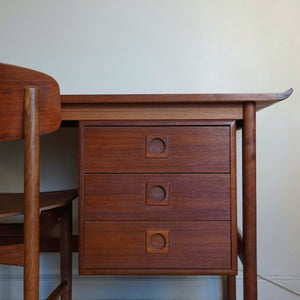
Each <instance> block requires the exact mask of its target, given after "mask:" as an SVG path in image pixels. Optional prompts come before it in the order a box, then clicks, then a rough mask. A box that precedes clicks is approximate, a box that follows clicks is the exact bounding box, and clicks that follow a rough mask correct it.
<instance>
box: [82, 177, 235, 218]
mask: <svg viewBox="0 0 300 300" xmlns="http://www.w3.org/2000/svg"><path fill="white" fill-rule="evenodd" d="M162 182H168V184H169V192H168V194H169V195H168V196H169V197H168V199H169V201H168V205H164V206H160V205H147V198H148V197H147V196H148V194H147V183H157V184H158V183H162ZM84 191H85V196H84V197H85V198H84V199H85V200H84V213H85V220H230V219H231V212H230V175H229V174H151V175H145V174H138V175H135V174H89V175H85V176H84Z"/></svg>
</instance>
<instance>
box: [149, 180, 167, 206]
mask: <svg viewBox="0 0 300 300" xmlns="http://www.w3.org/2000/svg"><path fill="white" fill-rule="evenodd" d="M169 202H170V201H169V183H168V182H158V183H147V188H146V204H147V205H169Z"/></svg>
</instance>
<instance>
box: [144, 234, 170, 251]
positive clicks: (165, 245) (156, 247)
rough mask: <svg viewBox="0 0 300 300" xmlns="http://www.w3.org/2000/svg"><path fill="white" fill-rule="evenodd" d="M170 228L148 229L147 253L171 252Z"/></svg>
mask: <svg viewBox="0 0 300 300" xmlns="http://www.w3.org/2000/svg"><path fill="white" fill-rule="evenodd" d="M169 244H170V243H169V230H147V231H146V253H169V250H170V245H169Z"/></svg>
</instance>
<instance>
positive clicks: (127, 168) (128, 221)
mask: <svg viewBox="0 0 300 300" xmlns="http://www.w3.org/2000/svg"><path fill="white" fill-rule="evenodd" d="M80 145H81V149H80V163H81V166H80V202H79V204H80V216H79V217H80V218H79V219H80V250H79V257H80V274H125V275H126V274H235V273H236V271H237V267H236V265H237V262H236V256H237V255H236V251H237V250H236V248H237V246H236V240H237V239H236V204H235V197H236V195H235V193H236V192H235V191H236V186H235V185H236V180H235V176H236V174H235V122H231V121H206V122H184V121H176V122H173V123H172V122H171V121H170V122H168V121H151V122H142V121H141V122H137V121H135V122H130V121H119V122H113V121H100V122H88V121H85V122H81V123H80Z"/></svg>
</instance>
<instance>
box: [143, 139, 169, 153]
mask: <svg viewBox="0 0 300 300" xmlns="http://www.w3.org/2000/svg"><path fill="white" fill-rule="evenodd" d="M145 146H146V147H145V157H147V158H168V136H167V135H160V136H157V135H156V136H155V135H147V136H146V140H145Z"/></svg>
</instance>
